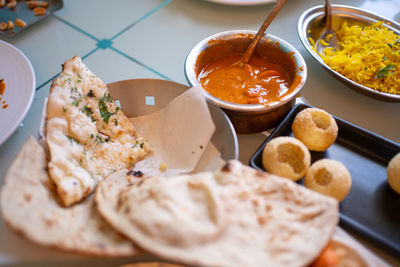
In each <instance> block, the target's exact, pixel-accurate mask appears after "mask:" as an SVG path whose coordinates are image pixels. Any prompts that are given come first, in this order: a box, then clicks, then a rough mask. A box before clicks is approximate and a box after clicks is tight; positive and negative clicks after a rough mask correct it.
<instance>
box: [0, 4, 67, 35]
mask: <svg viewBox="0 0 400 267" xmlns="http://www.w3.org/2000/svg"><path fill="white" fill-rule="evenodd" d="M44 1H45V2H48V3H49V6H48V8H47V12H46V15H44V16H36V15H35V13H33V11H32V10H31V9H29V8H28V6H27V4H26V3H25V1H18V2H17V3H18V4H17V6H16V7H15V8H14V9H9V8H8V7H7V5H6V6H5V7H3V8H0V22H7V21H9V20H11V21H13V22H14V21H15V19H17V18H20V19H22V20H24V21H25V22H26V27H25V28H22V29H21V28H19V27H17V26H16V25H14V30H12V31H10V30H7V31H5V32H3V31H0V34H1V35H3V36H8V37H11V36H13V35H15V34H17V33H19V32H21V31H23V30H25V29H26V28H28V27H29V26H30V25H32V24H34V23H35V22H38V21H40V20H42V19H44V18H46V17H48V16H49V15H50V14H52V13H53V12H55V11H57V10H59V9H61V8H63V6H64V3H63V0H47V1H46V0H44Z"/></svg>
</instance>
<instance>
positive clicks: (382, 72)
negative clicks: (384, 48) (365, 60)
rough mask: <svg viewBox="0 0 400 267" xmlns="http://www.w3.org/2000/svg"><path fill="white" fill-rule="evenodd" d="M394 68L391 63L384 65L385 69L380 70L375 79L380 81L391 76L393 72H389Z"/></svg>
mask: <svg viewBox="0 0 400 267" xmlns="http://www.w3.org/2000/svg"><path fill="white" fill-rule="evenodd" d="M395 67H396V66H395V65H393V64H392V63H389V64H387V65H386V67H383V68H381V69H380V70H379V71H378V72H377V74H376V75H375V79H380V78H384V77H387V76H388V75H392V74H393V73H394V72H389V71H390V70H392V69H394V68H395Z"/></svg>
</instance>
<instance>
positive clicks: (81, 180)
mask: <svg viewBox="0 0 400 267" xmlns="http://www.w3.org/2000/svg"><path fill="white" fill-rule="evenodd" d="M45 130H46V132H45V134H46V140H47V144H48V146H49V150H50V162H49V172H50V177H51V179H52V180H53V181H54V183H55V184H56V186H57V192H58V194H59V195H60V198H61V200H62V203H63V204H64V205H65V206H69V205H71V204H73V203H76V202H79V201H81V200H82V199H83V198H84V197H85V196H87V195H89V194H90V193H91V192H92V191H93V190H94V188H95V186H96V184H97V183H98V182H99V181H101V180H103V178H104V177H106V176H107V175H109V174H110V173H112V172H114V171H115V170H118V169H121V168H128V167H130V166H133V165H134V164H135V163H136V162H137V161H139V160H141V159H142V158H143V157H145V156H146V155H147V154H149V153H150V152H151V149H150V146H149V144H148V143H147V142H146V140H145V139H144V138H143V137H142V136H140V135H139V134H138V133H137V132H136V130H135V128H134V127H133V125H132V123H131V122H130V121H129V120H128V118H127V117H126V115H125V114H124V113H123V112H122V110H120V109H119V107H117V105H116V103H115V101H114V100H113V99H112V98H111V97H110V94H109V92H108V90H107V87H106V85H105V84H104V83H103V82H102V81H101V80H100V79H99V78H98V77H97V76H95V75H94V74H93V73H92V72H91V71H90V70H89V69H88V68H87V67H86V66H85V64H84V63H83V62H82V60H81V59H80V58H79V57H77V56H76V57H74V58H72V59H70V60H68V61H66V62H65V63H64V65H63V71H62V72H61V74H60V76H59V77H58V78H57V79H55V80H54V81H53V84H52V86H51V89H50V95H49V98H48V102H47V110H46V129H45Z"/></svg>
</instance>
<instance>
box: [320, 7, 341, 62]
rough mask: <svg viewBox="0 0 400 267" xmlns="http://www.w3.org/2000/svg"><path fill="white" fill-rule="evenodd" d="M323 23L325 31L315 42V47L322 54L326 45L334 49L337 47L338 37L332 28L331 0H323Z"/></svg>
mask: <svg viewBox="0 0 400 267" xmlns="http://www.w3.org/2000/svg"><path fill="white" fill-rule="evenodd" d="M325 24H326V29H325V31H324V32H323V33H322V34H321V36H320V37H319V39H318V40H317V42H316V43H315V49H316V50H317V52H318V53H319V54H324V49H325V48H327V47H332V48H333V49H334V50H336V49H338V48H339V45H338V38H337V36H336V34H335V32H334V31H333V28H332V6H331V0H325Z"/></svg>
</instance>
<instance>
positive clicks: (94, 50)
mask: <svg viewBox="0 0 400 267" xmlns="http://www.w3.org/2000/svg"><path fill="white" fill-rule="evenodd" d="M97 50H99V48H98V47H96V48H95V49H93V50H92V51H90V52H89V53H87V54H86V55H84V56H83V57H82V60H84V59H86V58H87V57H88V56H90V55H92V54H93V53H95V52H96V51H97ZM60 73H61V72H59V73H57V74H56V75H54V76H53V77H51V78H50V79H48V80H47V81H45V82H44V83H42V84H41V85H39V87H37V88H36V91H39V90H40V89H41V88H42V87H43V86H45V85H46V84H48V83H49V82H51V81H53V80H54V79H55V78H57V76H58V75H60Z"/></svg>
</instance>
